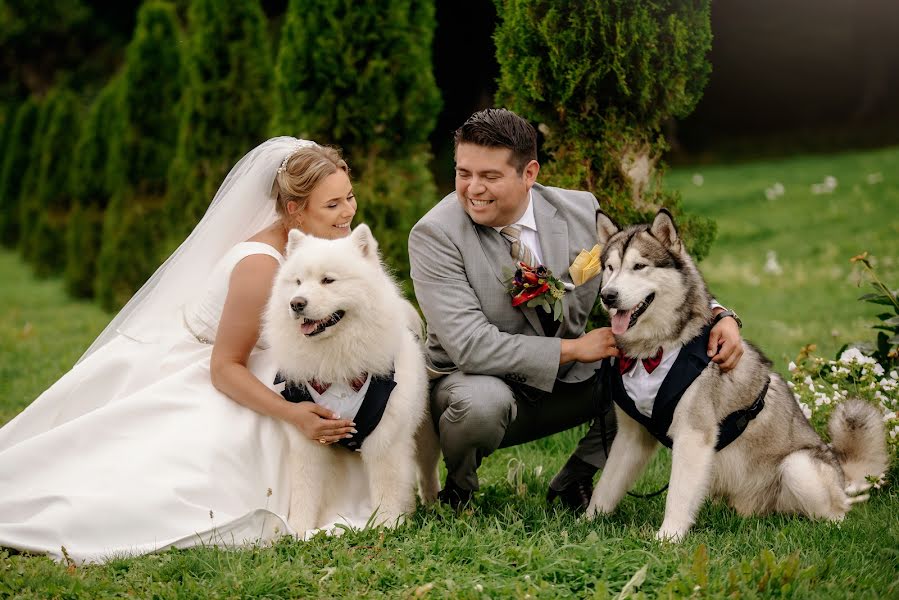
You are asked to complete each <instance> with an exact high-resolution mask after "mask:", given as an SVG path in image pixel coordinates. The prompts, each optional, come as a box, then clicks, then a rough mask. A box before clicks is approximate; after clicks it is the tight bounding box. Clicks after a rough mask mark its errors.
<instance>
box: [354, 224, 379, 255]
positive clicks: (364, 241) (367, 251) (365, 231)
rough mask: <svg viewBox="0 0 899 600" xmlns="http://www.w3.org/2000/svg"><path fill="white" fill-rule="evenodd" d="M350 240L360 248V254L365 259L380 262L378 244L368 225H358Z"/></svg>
mask: <svg viewBox="0 0 899 600" xmlns="http://www.w3.org/2000/svg"><path fill="white" fill-rule="evenodd" d="M350 239H351V240H353V243H354V244H356V247H357V248H359V252H361V253H362V256H363V257H364V258H367V259H369V260H375V261H377V260H378V242H377V241H375V236H374V235H372V233H371V229H369V228H368V225H366V224H365V223H362V224H361V225H358V226H357V227H356V228H355V229H354V230H353V233H351V234H350Z"/></svg>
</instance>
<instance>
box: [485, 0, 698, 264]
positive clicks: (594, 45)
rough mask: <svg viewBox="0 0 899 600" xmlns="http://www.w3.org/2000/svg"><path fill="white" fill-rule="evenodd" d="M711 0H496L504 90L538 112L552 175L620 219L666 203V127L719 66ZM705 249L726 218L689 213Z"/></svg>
mask: <svg viewBox="0 0 899 600" xmlns="http://www.w3.org/2000/svg"><path fill="white" fill-rule="evenodd" d="M709 4H710V0H692V1H690V2H679V1H676V0H655V1H653V2H633V1H632V0H585V1H584V2H579V3H576V6H575V5H570V6H560V5H559V3H557V2H552V1H551V0H496V5H497V12H498V15H499V17H500V20H501V23H500V25H499V26H498V28H497V30H496V33H495V41H496V53H497V59H498V62H499V65H500V78H499V89H498V92H497V101H498V103H499V104H502V105H505V106H507V107H508V108H510V109H511V110H514V111H515V112H517V113H518V114H520V115H521V116H522V117H524V118H526V119H529V120H531V121H534V122H537V123H539V129H540V130H541V132H542V133H543V134H544V138H545V141H544V148H545V150H546V151H547V153H548V155H549V157H550V161H549V162H548V163H547V164H546V165H544V167H545V168H544V169H542V170H541V181H543V182H545V183H548V184H551V185H557V186H560V187H566V188H574V189H584V190H589V191H591V192H593V193H594V194H595V195H596V196H597V198H598V199H599V201H600V206H601V207H602V208H603V210H605V211H607V212H608V213H609V214H611V215H612V217H613V218H615V219H616V220H617V221H618V222H619V223H621V224H628V223H633V222H640V221H646V220H648V219H650V218H651V217H652V215H653V214H654V213H655V211H656V210H657V209H658V208H659V207H662V206H665V207H667V208H669V209H671V210H672V212H674V213H675V214H677V213H678V211H679V197H678V195H677V194H676V193H673V192H669V191H666V190H664V189H662V187H661V175H662V168H661V163H660V157H661V155H662V153H663V152H664V151H665V150H666V149H667V146H666V143H665V139H664V137H663V136H662V133H661V129H662V125H663V123H664V122H665V121H666V120H668V119H672V118H681V117H684V116H686V115H688V114H689V113H690V112H691V111H692V110H693V109H694V107H695V106H696V103H697V102H698V101H699V99H700V98H701V97H702V92H703V89H704V88H705V85H706V82H707V80H708V75H709V72H710V70H711V67H710V64H709V62H708V59H707V55H708V52H709V49H710V48H711V39H712V34H711V26H710V22H709ZM678 226H679V228H680V229H681V233H682V235H684V238H685V240H686V241H687V244H688V246H689V247H690V251H691V252H692V253H693V255H694V256H696V257H697V258H698V259H701V258H702V257H703V256H705V255H706V254H707V253H708V249H709V246H710V245H711V242H712V241H713V239H714V235H715V224H714V223H713V222H712V221H710V220H708V219H703V218H699V217H695V216H693V215H679V216H678Z"/></svg>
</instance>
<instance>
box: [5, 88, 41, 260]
mask: <svg viewBox="0 0 899 600" xmlns="http://www.w3.org/2000/svg"><path fill="white" fill-rule="evenodd" d="M37 119H38V104H37V102H36V101H35V100H34V99H32V98H29V99H27V100H25V102H23V103H22V104H21V105H20V106H19V108H18V110H16V112H15V115H14V118H13V119H12V121H13V124H12V127H11V128H10V133H9V135H8V136H7V141H6V150H5V151H4V153H3V162H2V168H0V242H2V243H3V244H4V245H5V246H8V247H14V246H15V245H16V244H17V243H18V241H19V212H20V211H19V197H20V193H21V189H22V180H23V179H24V175H25V173H26V171H27V170H28V161H29V158H30V155H31V152H30V149H31V147H32V145H33V144H34V143H35V140H36V136H35V135H34V134H35V128H36V127H37Z"/></svg>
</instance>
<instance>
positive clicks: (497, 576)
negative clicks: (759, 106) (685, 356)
mask: <svg viewBox="0 0 899 600" xmlns="http://www.w3.org/2000/svg"><path fill="white" fill-rule="evenodd" d="M897 166H899V151H897V150H895V149H894V150H885V151H880V152H871V153H865V154H850V155H845V156H833V157H815V158H799V159H795V160H791V161H782V162H778V163H757V164H752V165H742V166H731V167H714V168H712V167H705V168H703V169H702V171H701V172H702V174H703V175H704V178H705V182H704V185H703V186H702V187H696V186H695V185H693V184H692V183H691V182H690V179H691V176H692V174H693V170H684V171H676V172H674V173H671V174H670V176H669V178H668V181H669V184H672V185H675V186H677V187H679V188H680V189H682V190H683V191H684V197H685V201H686V204H687V205H688V207H689V208H690V209H691V210H695V211H701V212H703V213H705V214H707V215H709V216H711V217H713V218H715V219H716V220H717V221H718V224H719V228H720V232H721V233H720V237H719V240H718V242H717V243H716V245H715V247H714V248H713V251H712V253H711V255H710V256H709V258H708V259H707V260H706V261H705V262H704V263H703V264H702V265H701V266H702V269H703V271H704V272H705V274H706V276H707V277H708V279H709V281H710V285H711V287H712V290H713V291H714V292H715V293H716V295H717V296H718V298H719V299H720V300H721V301H722V302H723V303H725V304H728V305H730V306H733V307H734V308H735V309H736V310H738V311H739V312H740V313H741V314H742V315H743V316H744V319H745V321H746V328H745V330H744V333H745V334H746V336H747V337H749V338H751V339H753V340H755V341H756V342H758V343H759V345H760V346H761V347H762V348H764V349H765V350H766V351H767V352H768V353H769V355H770V356H771V357H772V358H774V359H775V360H776V361H777V362H778V367H779V368H783V366H784V365H785V364H786V363H785V358H782V357H791V356H793V355H795V354H796V352H797V351H798V349H799V348H800V347H801V346H802V345H803V344H806V343H809V342H815V343H818V344H819V345H820V346H821V347H822V349H823V351H824V353H825V354H826V355H829V354H832V352H833V351H834V350H835V349H836V348H837V347H838V346H839V345H841V344H842V343H843V341H845V340H850V339H854V338H865V339H867V338H870V337H871V333H870V331H869V330H868V329H867V326H868V325H869V324H870V323H871V318H872V315H873V313H874V312H875V311H873V310H872V309H871V308H870V307H868V306H867V305H864V304H862V303H859V302H856V301H855V298H856V296H858V295H859V294H860V292H859V290H858V289H857V288H856V287H855V284H854V277H855V276H854V275H853V271H852V268H851V267H850V265H849V263H848V258H849V257H850V256H852V255H853V254H855V253H857V252H859V251H861V250H869V251H871V252H872V254H874V255H876V256H877V257H878V259H879V261H880V263H879V264H880V270H881V274H882V275H884V277H885V279H886V280H887V281H888V282H890V283H891V284H892V285H896V282H897V281H899V256H897V246H896V243H895V241H896V239H897V235H896V234H897V232H899V217H897V208H899V181H897V180H896V179H894V178H896V177H897V175H896V174H897V173H899V169H897V168H896V167H897ZM870 172H881V173H882V174H883V177H884V181H883V182H882V183H879V184H875V185H869V184H867V183H865V181H864V177H865V175H867V174H868V173H870ZM826 175H833V176H835V177H836V178H837V179H838V180H839V186H838V187H837V189H836V191H835V192H834V193H833V194H832V195H829V196H824V195H821V196H813V195H811V194H810V193H809V192H808V186H809V184H810V183H813V182H816V181H820V180H822V179H823V177H824V176H826ZM775 181H780V182H781V183H783V185H784V186H785V188H786V194H785V195H784V196H783V197H781V198H780V199H778V200H775V201H768V200H766V199H765V197H764V194H763V191H764V188H765V187H766V186H770V185H772V184H773V183H774V182H775ZM856 186H857V188H856ZM769 249H772V250H775V251H776V252H777V255H778V258H779V260H780V263H781V265H782V266H783V268H784V274H783V275H782V276H780V277H776V278H775V277H772V276H767V275H765V274H764V273H763V272H762V265H763V264H764V261H765V253H766V251H767V250H769ZM888 259H889V261H888ZM0 277H2V278H3V280H4V281H6V282H7V285H5V286H3V288H2V291H0V303H2V306H3V309H2V313H0V314H2V317H0V348H2V353H3V354H2V361H0V369H2V371H0V422H4V421H6V420H8V419H10V418H11V417H12V416H14V414H15V413H17V412H18V411H19V410H21V409H22V408H24V407H25V406H26V405H27V404H28V402H30V401H31V400H32V399H33V398H34V397H35V396H36V395H37V394H38V393H39V392H40V390H42V389H44V388H45V387H46V386H47V385H49V384H50V383H51V382H52V381H53V380H55V379H56V378H57V377H58V376H59V375H61V374H62V373H63V372H64V371H65V370H66V369H67V368H68V367H69V366H70V365H71V364H72V363H73V362H74V361H75V360H77V358H78V356H80V354H81V352H82V351H83V349H84V348H85V347H86V346H87V344H89V342H90V340H91V339H92V338H93V337H94V336H95V335H96V334H97V333H98V332H99V331H100V330H101V329H102V328H103V326H104V324H105V323H106V321H107V320H108V318H109V316H108V315H106V314H104V313H103V312H102V311H100V310H98V309H97V308H96V307H94V306H93V305H91V304H87V303H83V302H74V301H72V300H70V299H68V298H67V297H66V296H65V294H64V292H63V289H62V285H61V284H60V282H58V281H55V280H43V281H39V280H34V279H33V278H32V277H31V276H30V275H29V273H28V271H27V269H26V268H25V267H24V266H23V265H22V264H21V262H20V261H19V260H18V259H17V258H16V257H15V256H14V255H13V254H11V253H9V252H0ZM9 282H12V283H11V284H10V283H9ZM833 330H837V332H838V335H837V336H832V335H831V332H832V331H833ZM578 435H579V432H577V431H569V432H565V433H562V434H559V435H557V436H554V437H552V438H549V439H545V440H541V441H538V442H534V443H532V444H527V445H524V446H519V447H516V448H510V449H507V450H503V451H500V452H497V453H496V454H494V455H493V456H491V457H489V458H488V459H487V460H486V461H485V464H484V466H483V467H482V469H481V472H480V475H481V480H482V490H481V492H479V493H478V495H477V496H476V499H475V502H474V506H473V508H472V509H470V510H468V511H466V512H464V513H462V514H461V515H458V516H456V515H453V514H452V513H451V512H449V511H448V510H446V509H443V508H437V509H426V510H424V509H423V510H420V511H418V512H417V513H416V514H415V515H414V517H413V518H412V519H411V520H410V522H408V523H407V524H405V525H404V526H402V527H401V528H400V529H398V530H396V531H390V532H384V531H377V530H376V531H364V532H353V533H348V534H345V535H343V536H341V537H337V538H325V537H319V538H315V539H313V540H312V541H310V542H305V543H299V542H293V541H287V540H285V541H282V542H279V543H278V544H276V545H274V546H273V547H268V548H256V549H247V550H241V551H224V550H221V549H217V548H197V549H192V550H188V551H173V552H166V553H163V554H160V555H150V556H144V557H138V558H130V559H117V560H113V561H111V562H109V563H107V564H105V565H101V566H89V567H77V568H75V567H67V566H66V565H64V564H63V565H60V564H55V563H53V562H51V561H49V560H47V559H45V558H41V557H26V556H20V555H5V554H3V553H0V597H13V598H18V597H21V598H63V597H65V598H96V597H120V596H133V597H138V598H150V597H156V598H276V597H285V598H297V597H302V598H334V597H343V598H353V597H402V598H414V597H432V598H484V597H493V598H505V597H515V598H526V597H531V598H614V597H616V596H618V595H619V593H620V592H622V591H623V590H625V588H628V585H627V584H628V582H630V581H631V580H632V578H634V577H635V576H637V577H636V579H637V580H639V579H640V573H643V571H642V570H643V569H644V567H645V569H646V570H645V581H643V583H642V586H639V591H637V592H636V595H637V596H646V597H683V596H697V597H725V596H727V597H731V596H732V597H742V598H772V597H789V598H815V599H817V598H845V597H855V598H899V489H897V487H896V486H895V484H893V485H892V486H891V487H888V488H886V489H883V490H880V491H878V492H876V493H875V494H874V495H873V497H872V499H871V501H869V502H868V503H865V504H862V505H860V506H858V507H856V508H855V509H853V511H852V512H851V513H850V514H849V516H848V517H847V519H846V520H845V522H843V523H842V524H841V525H833V524H828V523H812V522H810V521H808V520H807V519H803V518H798V517H789V516H780V515H778V516H770V517H765V518H750V519H744V518H740V517H738V516H737V515H736V514H735V513H734V512H733V511H731V510H730V509H728V508H726V507H725V506H722V505H720V504H707V505H706V506H705V507H704V508H703V509H702V511H701V513H700V515H699V518H698V521H697V524H696V526H695V528H694V530H693V532H692V533H691V535H690V536H689V537H688V539H687V541H686V542H685V543H684V544H682V545H680V546H671V545H663V544H658V543H656V542H655V541H654V540H653V537H652V536H653V533H654V531H655V529H656V528H657V527H658V526H659V524H660V523H661V520H662V514H663V511H664V498H665V497H664V495H663V496H660V497H656V498H652V499H647V500H644V499H637V498H630V497H629V498H626V499H625V501H624V502H623V503H622V505H621V507H620V509H619V511H618V512H617V513H616V514H615V515H614V516H612V517H609V518H605V519H600V520H598V521H596V522H593V523H584V522H579V521H577V520H576V519H574V518H572V517H571V516H570V515H568V514H565V513H562V512H556V511H555V510H548V509H547V508H546V506H545V505H544V503H543V501H542V497H543V494H544V492H545V489H546V486H547V484H548V482H549V479H550V477H551V476H552V474H553V473H554V472H555V471H556V470H557V469H558V468H559V467H560V466H561V464H562V463H563V462H564V460H565V458H566V456H567V454H568V452H569V451H570V449H571V448H572V447H573V446H574V444H575V442H576V440H577V437H578ZM669 464H670V462H669V455H668V453H667V452H663V453H661V454H660V455H659V456H658V457H657V458H656V460H655V461H654V462H653V463H652V465H651V466H650V469H649V470H648V471H647V474H646V475H645V476H644V478H643V479H642V480H641V481H640V482H639V483H638V489H640V490H642V491H649V490H652V489H656V488H657V487H659V486H660V485H661V484H662V483H663V482H664V481H665V479H666V474H667V469H668V468H669ZM8 484H9V483H8V482H2V485H8ZM0 493H2V492H0ZM0 518H2V515H0ZM633 587H634V586H630V589H632V588H633ZM625 595H627V594H625Z"/></svg>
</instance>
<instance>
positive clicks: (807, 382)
mask: <svg viewBox="0 0 899 600" xmlns="http://www.w3.org/2000/svg"><path fill="white" fill-rule="evenodd" d="M802 383H804V384H806V385H812V378H811V377H809V376H808V375H806V376H805V379H803V380H802Z"/></svg>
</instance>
